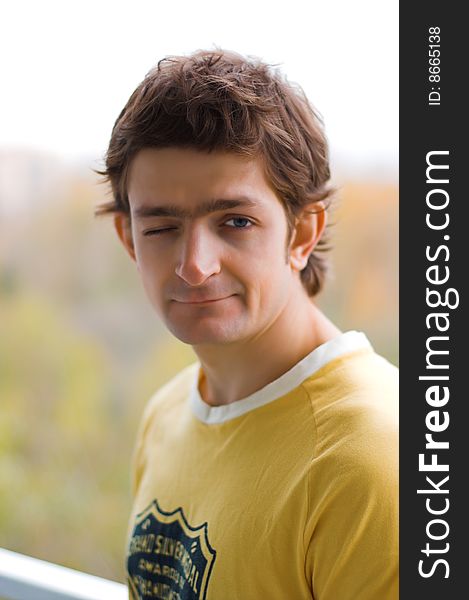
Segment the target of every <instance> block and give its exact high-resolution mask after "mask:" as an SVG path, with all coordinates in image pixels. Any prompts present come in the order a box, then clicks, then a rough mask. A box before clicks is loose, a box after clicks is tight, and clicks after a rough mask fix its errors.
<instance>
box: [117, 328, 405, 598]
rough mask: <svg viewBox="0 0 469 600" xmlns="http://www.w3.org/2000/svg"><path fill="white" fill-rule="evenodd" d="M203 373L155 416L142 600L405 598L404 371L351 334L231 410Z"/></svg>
mask: <svg viewBox="0 0 469 600" xmlns="http://www.w3.org/2000/svg"><path fill="white" fill-rule="evenodd" d="M253 367H254V366H253ZM202 376H203V372H202V370H201V366H200V364H199V363H198V362H195V363H193V364H192V365H190V366H189V367H187V368H185V369H184V370H183V371H181V372H180V373H179V374H178V375H177V376H176V377H175V378H174V379H172V380H171V381H170V382H169V383H167V384H166V385H165V386H164V387H162V388H161V389H160V390H159V391H158V392H157V393H156V394H155V395H154V396H153V397H152V398H151V400H150V402H149V403H148V404H147V406H146V408H145V411H144V415H143V418H142V421H141V424H140V429H139V432H138V435H137V442H136V446H135V452H134V457H133V496H134V504H133V508H132V512H131V516H130V521H129V530H128V545H127V570H128V585H129V595H130V598H145V599H146V598H164V599H172V600H173V599H174V600H176V599H180V598H184V599H196V598H197V599H198V598H203V599H205V600H302V599H311V598H314V600H396V599H397V598H398V370H397V369H396V367H394V366H393V365H391V364H390V363H389V362H387V361H386V360H385V359H384V358H383V357H381V356H379V355H378V354H376V353H375V352H374V350H373V349H372V347H371V346H370V344H369V342H368V340H367V339H366V337H365V335H364V334H363V333H359V332H355V331H350V332H347V333H344V334H341V335H340V336H338V337H337V338H334V339H333V340H330V341H329V342H327V343H326V344H323V345H322V346H320V347H318V348H316V349H315V350H313V351H312V352H311V353H310V354H309V355H308V356H306V357H305V358H303V359H302V360H301V361H300V362H299V363H297V364H296V365H295V366H294V367H293V368H292V369H290V370H289V371H287V372H286V373H284V374H283V375H282V376H281V377H279V378H278V379H276V380H275V381H273V382H271V383H269V384H268V385H266V386H265V387H264V388H262V389H261V390H258V391H257V392H255V393H254V394H252V395H251V396H249V397H247V398H244V399H242V400H239V401H238V402H234V403H232V404H229V405H227V406H217V407H211V406H209V405H207V404H206V403H204V401H203V400H202V398H201V397H200V394H199V391H198V389H199V388H198V385H199V383H200V378H201V377H202Z"/></svg>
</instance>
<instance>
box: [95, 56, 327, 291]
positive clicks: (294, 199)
mask: <svg viewBox="0 0 469 600" xmlns="http://www.w3.org/2000/svg"><path fill="white" fill-rule="evenodd" d="M170 146H173V147H187V148H195V149H198V150H202V151H207V152H211V151H215V150H224V151H232V152H236V153H238V154H242V155H245V156H252V157H254V156H259V157H261V158H262V160H263V163H264V168H265V173H266V176H267V179H268V181H269V182H270V184H271V185H272V187H273V188H274V190H275V191H276V193H277V195H278V197H279V198H280V199H281V201H282V203H283V205H284V208H285V212H286V216H287V222H288V232H289V238H291V234H292V231H293V226H294V222H295V218H296V216H297V215H298V214H299V213H300V211H301V209H302V207H303V206H304V205H305V204H309V203H313V202H320V201H322V200H326V199H327V207H328V205H329V203H330V200H331V197H332V193H333V190H332V188H331V187H329V178H330V171H329V159H328V148H327V141H326V137H325V134H324V131H323V123H322V119H321V117H320V116H319V115H318V114H317V112H316V111H315V110H314V108H313V107H312V106H311V104H310V103H309V102H308V100H307V98H306V96H305V94H304V92H303V90H302V89H301V88H300V87H299V86H296V85H294V84H292V83H290V82H289V81H288V80H287V79H286V78H285V77H284V76H282V75H281V73H280V72H279V71H278V70H277V69H274V68H273V67H272V66H271V65H268V64H265V63H263V62H261V61H260V60H259V59H255V58H252V57H248V58H245V57H243V56H241V55H239V54H237V53H235V52H228V51H224V50H220V49H216V50H211V51H206V50H198V51H197V52H194V53H193V54H191V55H190V56H169V57H166V58H163V59H162V60H160V61H159V62H158V64H157V66H156V67H155V68H153V69H152V70H151V71H149V73H147V75H146V76H145V78H144V80H143V81H142V82H141V83H140V84H139V85H138V87H137V88H136V90H135V91H134V92H133V94H132V95H131V96H130V98H129V100H128V102H127V104H126V105H125V107H124V108H123V110H122V111H121V113H120V115H119V116H118V118H117V120H116V122H115V124H114V127H113V130H112V134H111V139H110V142H109V147H108V150H107V153H106V158H105V165H106V168H105V170H102V171H97V173H98V174H99V175H101V176H103V177H104V179H105V181H106V182H109V183H110V184H111V188H112V194H113V200H112V201H111V202H107V203H105V204H102V205H100V206H98V207H97V209H96V215H103V214H112V213H117V212H121V213H126V214H129V215H130V206H129V200H128V196H127V191H126V188H127V181H126V180H127V173H128V168H129V165H130V162H131V160H132V158H133V157H134V156H135V155H136V153H137V152H138V151H139V150H141V149H143V148H149V147H150V148H164V147H170ZM320 210H323V208H322V207H321V208H320ZM327 237H328V236H326V235H323V236H322V237H321V239H320V240H319V242H318V244H317V245H316V247H315V249H314V251H313V252H312V253H311V255H310V256H309V259H308V263H307V265H306V266H305V268H304V269H303V270H302V271H301V273H300V277H301V281H302V283H303V285H304V287H305V288H306V290H307V292H308V294H309V295H310V296H314V295H316V294H317V293H318V292H319V291H320V290H321V287H322V285H323V282H324V278H325V275H326V271H327V261H326V260H325V257H324V256H322V255H321V253H322V252H324V251H325V250H328V249H329V244H328V240H327Z"/></svg>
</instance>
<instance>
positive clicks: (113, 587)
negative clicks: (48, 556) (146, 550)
mask: <svg viewBox="0 0 469 600" xmlns="http://www.w3.org/2000/svg"><path fill="white" fill-rule="evenodd" d="M128 597H129V596H128V592H127V587H126V586H125V585H123V584H122V583H117V582H116V581H109V580H108V579H103V578H101V577H95V576H94V575H88V574H87V573H82V572H80V571H75V570H73V569H67V568H66V567H61V566H60V565H55V564H53V563H50V562H46V561H44V560H39V559H37V558H32V557H30V556H25V555H24V554H17V553H16V552H11V551H10V550H5V549H3V548H0V598H1V599H2V600H3V599H4V598H5V599H8V600H128Z"/></svg>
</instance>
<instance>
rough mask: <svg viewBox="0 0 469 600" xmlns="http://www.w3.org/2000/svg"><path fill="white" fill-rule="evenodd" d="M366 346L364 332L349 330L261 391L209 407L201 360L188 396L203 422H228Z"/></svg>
mask: <svg viewBox="0 0 469 600" xmlns="http://www.w3.org/2000/svg"><path fill="white" fill-rule="evenodd" d="M364 348H369V349H371V350H372V349H373V348H372V346H371V344H370V342H369V340H368V338H367V337H366V335H365V334H364V333H363V332H360V331H347V332H345V333H341V334H340V335H338V336H337V337H335V338H333V339H331V340H329V341H327V342H325V343H324V344H321V346H318V347H317V348H315V349H314V350H312V351H311V352H310V353H309V354H308V355H306V356H305V357H304V358H302V359H301V360H300V361H299V362H297V363H296V365H294V366H293V367H292V368H291V369H290V370H289V371H287V372H286V373H283V375H280V377H278V378H277V379H275V380H274V381H271V382H270V383H268V384H267V385H265V386H264V387H263V388H261V389H260V390H257V391H256V392H254V393H253V394H250V395H249V396H246V397H245V398H242V399H240V400H237V401H236V402H232V403H230V404H225V405H222V406H210V405H209V404H207V403H206V402H205V401H204V400H203V399H202V397H201V395H200V392H199V389H198V387H199V376H200V368H201V367H200V363H196V364H197V365H198V366H197V368H196V371H195V377H194V379H193V381H192V386H191V390H190V395H189V403H190V407H191V409H192V412H193V413H194V415H195V416H196V417H197V418H198V419H199V420H200V421H202V422H204V423H207V424H214V423H223V422H224V421H229V420H231V419H234V418H236V417H239V416H241V415H243V414H245V413H247V412H249V411H251V410H254V409H255V408H258V407H260V406H264V405H265V404H268V403H269V402H272V400H275V399H276V398H280V397H281V396H284V395H285V394H287V393H288V392H290V391H291V390H293V389H295V388H296V387H298V386H299V385H300V383H302V382H303V381H304V380H305V379H307V378H308V377H309V376H310V375H312V374H313V373H315V372H316V371H318V370H319V369H321V368H322V367H324V366H325V365H326V364H327V363H328V362H330V361H332V360H334V359H335V358H338V357H340V356H342V355H344V354H348V353H349V352H354V351H356V350H361V349H364Z"/></svg>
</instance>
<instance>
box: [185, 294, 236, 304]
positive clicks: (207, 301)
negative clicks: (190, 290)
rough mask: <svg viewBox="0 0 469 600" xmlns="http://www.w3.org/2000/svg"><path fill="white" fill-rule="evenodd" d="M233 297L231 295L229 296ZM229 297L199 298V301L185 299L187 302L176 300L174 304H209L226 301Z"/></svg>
mask: <svg viewBox="0 0 469 600" xmlns="http://www.w3.org/2000/svg"><path fill="white" fill-rule="evenodd" d="M231 295H233V294H231ZM230 297H231V296H223V297H220V298H199V299H187V300H176V299H175V302H179V303H180V304H211V303H213V302H220V301H221V300H226V299H227V298H230Z"/></svg>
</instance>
